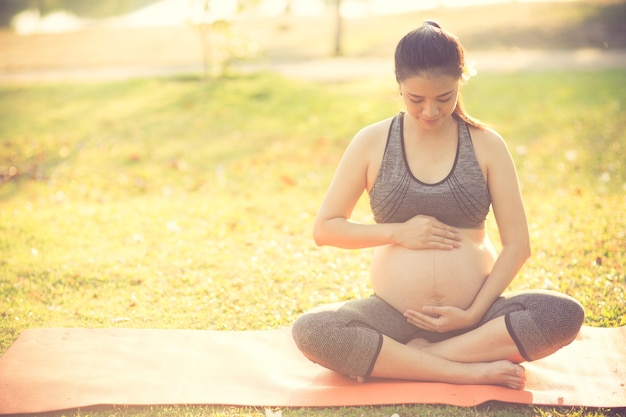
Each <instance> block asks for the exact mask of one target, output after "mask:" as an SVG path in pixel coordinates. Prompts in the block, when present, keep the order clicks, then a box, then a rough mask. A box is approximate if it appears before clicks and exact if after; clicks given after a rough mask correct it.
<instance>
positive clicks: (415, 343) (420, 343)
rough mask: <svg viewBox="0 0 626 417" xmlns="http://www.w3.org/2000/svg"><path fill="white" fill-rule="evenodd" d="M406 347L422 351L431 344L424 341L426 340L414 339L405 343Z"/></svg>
mask: <svg viewBox="0 0 626 417" xmlns="http://www.w3.org/2000/svg"><path fill="white" fill-rule="evenodd" d="M406 345H407V346H410V347H412V348H416V349H424V348H426V347H428V346H430V345H431V343H430V342H429V341H428V340H426V339H422V338H420V337H416V338H415V339H411V340H409V343H407V344H406Z"/></svg>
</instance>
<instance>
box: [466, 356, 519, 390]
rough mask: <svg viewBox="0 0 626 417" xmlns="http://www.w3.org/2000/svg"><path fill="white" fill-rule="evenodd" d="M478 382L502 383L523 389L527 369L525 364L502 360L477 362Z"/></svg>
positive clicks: (509, 386)
mask: <svg viewBox="0 0 626 417" xmlns="http://www.w3.org/2000/svg"><path fill="white" fill-rule="evenodd" d="M473 365H476V366H477V368H481V369H478V370H477V373H476V374H475V375H474V376H475V377H476V380H477V383H479V384H489V385H501V386H504V387H507V388H511V389H523V388H524V384H525V382H526V370H525V369H524V367H523V366H521V365H518V364H515V363H512V362H509V361H506V360H502V361H496V362H487V363H476V364H473Z"/></svg>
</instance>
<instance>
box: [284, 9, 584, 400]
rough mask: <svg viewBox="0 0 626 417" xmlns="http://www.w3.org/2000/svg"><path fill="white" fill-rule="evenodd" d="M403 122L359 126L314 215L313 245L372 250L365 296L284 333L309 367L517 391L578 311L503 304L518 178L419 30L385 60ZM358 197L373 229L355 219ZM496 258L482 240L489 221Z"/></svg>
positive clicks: (444, 42) (437, 32) (437, 30)
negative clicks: (529, 366) (370, 291)
mask: <svg viewBox="0 0 626 417" xmlns="http://www.w3.org/2000/svg"><path fill="white" fill-rule="evenodd" d="M395 73H396V79H397V81H398V86H399V91H400V95H401V96H402V99H403V102H404V106H405V111H403V112H401V113H399V114H397V115H396V116H394V117H391V118H389V119H386V120H382V121H380V122H378V123H375V124H372V125H370V126H367V127H365V128H364V129H362V130H361V131H360V132H359V133H358V134H357V135H356V136H355V137H354V139H353V140H352V142H351V144H350V145H349V147H348V149H347V150H346V152H345V154H344V156H343V158H342V160H341V162H340V164H339V167H338V168H337V172H336V174H335V177H334V179H333V181H332V183H331V185H330V188H329V190H328V192H327V194H326V196H325V198H324V201H323V203H322V206H321V208H320V210H319V213H318V216H317V219H316V222H315V226H314V238H315V241H316V243H317V244H319V245H333V246H336V247H340V248H348V249H356V248H369V247H375V252H374V257H373V260H372V267H371V280H372V286H373V288H374V295H373V296H371V297H369V298H366V299H360V300H351V301H347V302H343V303H337V304H332V305H328V306H322V307H320V308H317V309H314V310H313V311H310V312H307V313H306V314H304V315H303V316H302V317H300V318H299V319H298V320H297V321H296V322H295V323H294V325H293V337H294V340H295V342H296V344H297V346H298V347H299V349H300V350H301V351H302V352H303V354H304V355H305V356H306V357H308V358H309V359H310V360H312V361H314V362H316V363H318V364H320V365H322V366H324V367H327V368H329V369H332V370H335V371H337V372H340V373H342V374H345V375H348V376H351V377H354V378H357V379H358V380H359V381H364V380H365V379H366V378H367V377H382V378H397V379H409V380H417V381H440V382H449V383H456V384H495V385H503V386H506V387H509V388H513V389H522V388H523V387H524V381H525V376H524V368H523V367H522V366H521V365H519V363H520V362H524V361H532V360H536V359H540V358H542V357H545V356H547V355H549V354H551V353H553V352H555V351H556V350H558V349H560V348H561V347H563V346H565V345H567V344H569V343H570V342H572V341H573V340H574V339H575V337H576V335H577V334H578V331H579V329H580V327H581V325H582V322H583V319H584V312H583V308H582V307H581V305H580V304H579V303H578V302H577V301H576V300H574V299H572V298H571V297H568V296H566V295H564V294H560V293H556V292H549V291H524V292H517V293H505V291H506V289H507V287H508V286H509V284H510V283H511V281H512V280H513V278H514V277H515V276H516V274H517V273H518V272H519V270H520V268H521V267H522V265H523V264H524V262H525V261H526V260H527V259H528V257H529V256H530V245H529V235H528V226H527V221H526V214H525V210H524V206H523V202H522V197H521V193H520V187H519V183H518V179H517V174H516V171H515V167H514V165H513V161H512V158H511V156H510V153H509V151H508V148H507V147H506V144H505V143H504V141H503V140H502V138H501V137H500V136H499V135H498V134H497V133H495V132H494V131H493V130H490V129H488V128H487V127H486V126H485V125H483V124H482V123H480V122H479V121H477V120H475V119H473V118H471V117H470V116H469V115H468V114H467V113H466V112H465V110H464V109H463V106H462V104H461V101H460V97H459V95H460V92H459V90H460V86H461V83H462V81H463V79H464V78H466V75H467V69H466V67H465V62H464V52H463V48H462V46H461V44H460V43H459V41H458V39H457V38H456V37H455V36H454V35H452V34H450V33H449V32H446V31H444V30H442V29H441V27H440V26H439V24H437V23H436V22H433V21H426V22H425V23H424V24H423V25H422V26H421V27H420V28H418V29H416V30H414V31H412V32H410V33H409V34H407V35H406V36H405V37H404V38H403V39H402V40H401V41H400V42H399V43H398V46H397V48H396V53H395ZM364 191H367V192H368V194H369V197H370V206H371V209H372V212H373V214H374V218H375V220H376V223H375V224H362V223H357V222H355V221H353V220H351V218H350V217H351V214H352V210H353V209H354V207H355V205H356V203H357V201H358V200H359V198H360V196H361V195H362V193H363V192H364ZM490 207H491V208H492V209H493V213H494V216H495V219H496V222H497V226H498V231H499V235H500V240H501V242H502V250H501V251H500V253H499V254H497V253H496V251H495V250H494V248H493V246H492V244H491V243H490V241H489V238H488V237H487V234H486V232H485V218H486V216H487V214H488V212H489V210H490Z"/></svg>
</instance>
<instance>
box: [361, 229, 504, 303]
mask: <svg viewBox="0 0 626 417" xmlns="http://www.w3.org/2000/svg"><path fill="white" fill-rule="evenodd" d="M474 232H475V231H474ZM494 262H495V251H494V249H493V246H492V245H491V243H490V242H489V241H488V239H487V238H486V237H483V238H482V239H481V240H479V241H475V240H474V241H472V240H471V239H464V240H463V243H462V246H461V248H457V249H453V250H447V251H443V250H410V249H406V248H404V247H401V246H395V245H388V246H382V247H379V248H377V250H376V251H375V253H374V258H373V260H372V286H373V288H374V291H375V293H376V294H377V295H378V296H379V297H381V298H382V299H383V300H385V301H386V302H388V303H389V304H391V305H392V306H394V307H395V308H396V309H397V310H398V311H401V312H404V311H406V310H408V309H413V310H420V309H421V308H422V307H423V306H425V305H450V306H456V307H459V308H462V309H466V308H468V307H469V306H470V305H471V304H472V302H473V301H474V298H475V297H476V295H477V294H478V291H479V290H480V288H481V286H482V285H483V282H484V281H485V279H486V278H487V276H488V275H489V273H490V271H491V269H492V268H493V264H494Z"/></svg>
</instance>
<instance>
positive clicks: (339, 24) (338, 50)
mask: <svg viewBox="0 0 626 417" xmlns="http://www.w3.org/2000/svg"><path fill="white" fill-rule="evenodd" d="M342 38H343V19H342V17H341V0H335V51H334V55H335V56H341V55H343V48H342V47H341V43H342Z"/></svg>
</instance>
